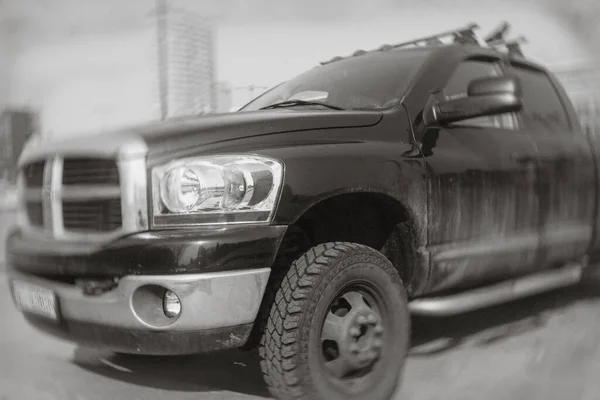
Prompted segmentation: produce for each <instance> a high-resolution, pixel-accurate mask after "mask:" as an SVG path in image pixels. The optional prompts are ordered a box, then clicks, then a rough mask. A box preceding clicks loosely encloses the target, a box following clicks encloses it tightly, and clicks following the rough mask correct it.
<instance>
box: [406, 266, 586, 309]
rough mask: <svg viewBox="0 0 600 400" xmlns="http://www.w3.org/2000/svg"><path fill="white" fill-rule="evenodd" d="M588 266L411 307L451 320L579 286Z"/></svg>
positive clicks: (548, 272)
mask: <svg viewBox="0 0 600 400" xmlns="http://www.w3.org/2000/svg"><path fill="white" fill-rule="evenodd" d="M585 264H586V263H585V262H584V263H569V264H566V265H564V266H563V267H560V268H557V269H550V270H545V271H543V272H540V273H537V274H533V275H528V276H525V277H523V278H518V279H514V280H510V281H507V282H501V283H497V284H493V285H489V286H485V287H481V288H477V289H474V290H470V291H466V292H462V293H457V294H452V295H448V296H441V297H429V298H419V299H415V300H413V301H411V302H410V303H409V309H410V311H411V313H412V314H413V315H422V316H431V317H449V316H453V315H458V314H463V313H466V312H469V311H475V310H478V309H482V308H486V307H489V306H493V305H497V304H502V303H507V302H509V301H512V300H517V299H521V298H524V297H527V296H532V295H535V294H539V293H543V292H547V291H550V290H554V289H559V288H562V287H566V286H571V285H574V284H576V283H579V282H580V281H581V278H582V276H583V270H584V268H585Z"/></svg>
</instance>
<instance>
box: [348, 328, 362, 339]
mask: <svg viewBox="0 0 600 400" xmlns="http://www.w3.org/2000/svg"><path fill="white" fill-rule="evenodd" d="M350 336H352V337H355V338H357V337H359V336H360V329H359V328H357V327H355V326H354V327H352V328H350Z"/></svg>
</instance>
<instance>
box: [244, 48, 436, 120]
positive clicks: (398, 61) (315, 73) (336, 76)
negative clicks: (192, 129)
mask: <svg viewBox="0 0 600 400" xmlns="http://www.w3.org/2000/svg"><path fill="white" fill-rule="evenodd" d="M429 54H430V50H428V49H408V50H401V51H398V50H392V51H375V52H372V53H367V54H365V55H362V56H358V57H351V58H348V59H345V60H341V61H336V62H333V63H331V64H326V65H322V66H319V67H316V68H313V69H311V70H309V71H307V72H304V73H303V74H301V75H298V76H296V77H295V78H293V79H291V80H289V81H287V82H284V83H282V84H280V85H278V86H276V87H274V88H273V89H271V90H269V91H267V92H266V93H264V94H263V95H261V96H259V97H257V98H256V99H254V100H253V101H251V102H250V103H249V104H247V105H246V106H244V107H243V108H242V109H241V110H240V111H256V110H259V109H261V108H264V107H267V106H270V105H273V104H276V103H280V102H283V101H289V100H304V101H310V102H321V103H326V104H330V105H333V106H336V107H339V108H342V109H345V110H381V109H385V108H390V107H393V106H394V105H396V103H398V101H399V100H400V98H401V97H402V95H403V94H404V92H405V91H406V90H407V89H408V86H409V84H410V82H411V81H412V79H413V78H414V76H415V74H416V73H417V72H418V71H419V68H420V67H421V66H422V65H423V64H424V62H425V60H426V59H427V57H428V55H429ZM296 105H297V106H309V105H308V104H306V103H305V104H302V102H299V103H298V104H296ZM310 106H311V107H320V106H319V105H314V104H313V105H310ZM286 108H289V107H286Z"/></svg>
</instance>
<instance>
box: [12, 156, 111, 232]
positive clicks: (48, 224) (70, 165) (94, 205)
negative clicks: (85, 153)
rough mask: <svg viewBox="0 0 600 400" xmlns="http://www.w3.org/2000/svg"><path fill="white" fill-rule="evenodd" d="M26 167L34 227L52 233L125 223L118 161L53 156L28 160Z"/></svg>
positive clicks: (27, 196) (107, 228)
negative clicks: (32, 160)
mask: <svg viewBox="0 0 600 400" xmlns="http://www.w3.org/2000/svg"><path fill="white" fill-rule="evenodd" d="M21 172H22V175H23V181H22V182H23V185H24V193H25V199H24V200H25V202H24V208H25V211H26V212H25V214H26V216H27V220H28V221H27V222H28V225H29V226H30V227H32V228H35V229H36V230H38V231H41V232H42V233H44V234H46V235H48V236H52V237H59V236H61V235H64V234H70V233H72V234H82V233H84V234H87V235H89V234H92V235H93V234H99V235H100V234H106V233H111V232H115V231H118V230H121V229H122V228H123V217H122V216H123V212H122V206H121V205H122V201H121V194H122V191H121V186H120V185H121V179H120V169H119V164H118V163H117V160H115V159H111V158H83V157H64V158H63V157H52V158H49V159H47V160H43V161H36V162H33V163H30V164H27V165H25V166H24V167H23V168H22V170H21Z"/></svg>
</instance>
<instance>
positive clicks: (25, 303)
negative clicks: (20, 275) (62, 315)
mask: <svg viewBox="0 0 600 400" xmlns="http://www.w3.org/2000/svg"><path fill="white" fill-rule="evenodd" d="M13 293H14V295H15V302H16V303H17V307H19V308H20V309H21V310H22V311H27V312H30V313H33V314H37V315H41V316H43V317H46V318H50V319H52V320H54V321H57V320H58V307H57V304H56V295H55V294H54V292H53V291H52V290H49V289H46V288H43V287H39V286H36V285H31V284H29V283H25V282H19V281H15V282H13Z"/></svg>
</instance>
